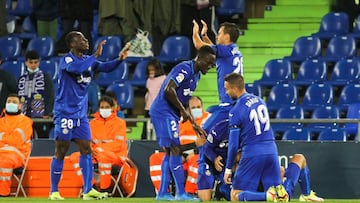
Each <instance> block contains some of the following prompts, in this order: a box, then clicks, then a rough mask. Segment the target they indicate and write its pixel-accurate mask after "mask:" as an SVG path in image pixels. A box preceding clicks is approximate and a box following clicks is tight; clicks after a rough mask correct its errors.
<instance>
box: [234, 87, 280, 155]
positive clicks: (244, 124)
mask: <svg viewBox="0 0 360 203" xmlns="http://www.w3.org/2000/svg"><path fill="white" fill-rule="evenodd" d="M229 126H230V128H239V129H240V139H239V141H240V143H239V144H240V145H239V146H240V148H241V149H242V150H243V151H242V154H243V155H244V154H245V153H246V152H245V151H244V146H250V145H255V144H259V145H261V144H262V143H267V142H268V141H271V142H274V140H275V138H274V134H273V131H272V129H271V127H270V117H269V113H268V110H267V107H266V104H265V102H264V101H263V100H262V99H261V98H260V97H258V96H255V95H253V94H249V93H245V94H243V95H242V96H241V97H240V98H238V100H237V102H236V104H235V106H234V107H233V108H232V109H231V110H230V112H229ZM268 149H270V148H268ZM268 149H266V148H265V149H262V148H261V147H259V148H256V147H252V148H251V147H249V151H252V152H256V153H257V154H268V152H267V150H268ZM262 150H264V151H263V152H262ZM274 153H277V151H276V152H274Z"/></svg>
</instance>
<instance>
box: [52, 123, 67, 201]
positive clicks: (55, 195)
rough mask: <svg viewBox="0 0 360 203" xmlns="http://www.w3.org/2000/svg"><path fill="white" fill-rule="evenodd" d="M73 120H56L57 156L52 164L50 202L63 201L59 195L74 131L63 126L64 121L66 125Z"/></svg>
mask: <svg viewBox="0 0 360 203" xmlns="http://www.w3.org/2000/svg"><path fill="white" fill-rule="evenodd" d="M69 120H71V119H65V118H63V119H62V120H60V119H56V120H55V139H56V141H55V155H54V157H53V158H52V160H51V164H50V185H51V189H50V196H49V199H50V200H62V199H64V198H63V197H61V196H60V193H59V188H58V185H59V182H60V178H61V174H62V171H63V167H64V157H65V154H66V152H67V151H68V149H69V146H70V140H71V136H72V129H71V128H70V129H69V128H68V126H65V125H62V123H64V121H66V123H68V122H72V120H71V121H69Z"/></svg>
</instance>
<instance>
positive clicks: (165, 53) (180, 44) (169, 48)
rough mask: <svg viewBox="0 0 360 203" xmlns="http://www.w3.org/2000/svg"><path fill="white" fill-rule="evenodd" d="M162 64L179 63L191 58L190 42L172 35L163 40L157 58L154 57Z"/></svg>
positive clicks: (182, 37) (185, 38)
mask: <svg viewBox="0 0 360 203" xmlns="http://www.w3.org/2000/svg"><path fill="white" fill-rule="evenodd" d="M156 58H157V59H158V60H159V61H160V62H162V63H171V64H175V63H179V62H181V61H185V60H189V59H190V58H191V51H190V40H189V38H188V37H186V36H180V35H173V36H169V37H167V38H166V39H165V41H164V42H163V44H162V47H161V51H160V54H159V56H157V57H156Z"/></svg>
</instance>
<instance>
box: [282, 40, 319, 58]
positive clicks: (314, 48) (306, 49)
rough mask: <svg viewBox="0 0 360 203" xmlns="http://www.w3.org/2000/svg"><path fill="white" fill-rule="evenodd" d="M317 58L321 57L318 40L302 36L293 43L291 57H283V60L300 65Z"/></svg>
mask: <svg viewBox="0 0 360 203" xmlns="http://www.w3.org/2000/svg"><path fill="white" fill-rule="evenodd" d="M319 56H321V41H320V39H319V38H318V37H311V36H303V37H299V38H298V39H297V40H296V41H295V44H294V47H293V49H292V52H291V55H290V56H286V57H284V59H287V60H289V61H292V62H296V63H300V62H302V61H305V60H307V59H312V58H317V57H319Z"/></svg>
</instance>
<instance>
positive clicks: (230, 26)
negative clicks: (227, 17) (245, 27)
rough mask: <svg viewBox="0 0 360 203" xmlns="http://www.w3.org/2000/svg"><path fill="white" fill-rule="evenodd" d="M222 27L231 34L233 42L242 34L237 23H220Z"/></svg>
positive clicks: (226, 32)
mask: <svg viewBox="0 0 360 203" xmlns="http://www.w3.org/2000/svg"><path fill="white" fill-rule="evenodd" d="M220 27H224V33H225V34H229V35H230V41H231V42H233V43H236V42H237V40H238V38H239V35H240V29H239V27H238V26H237V25H236V24H235V23H229V22H224V23H221V24H220Z"/></svg>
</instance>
